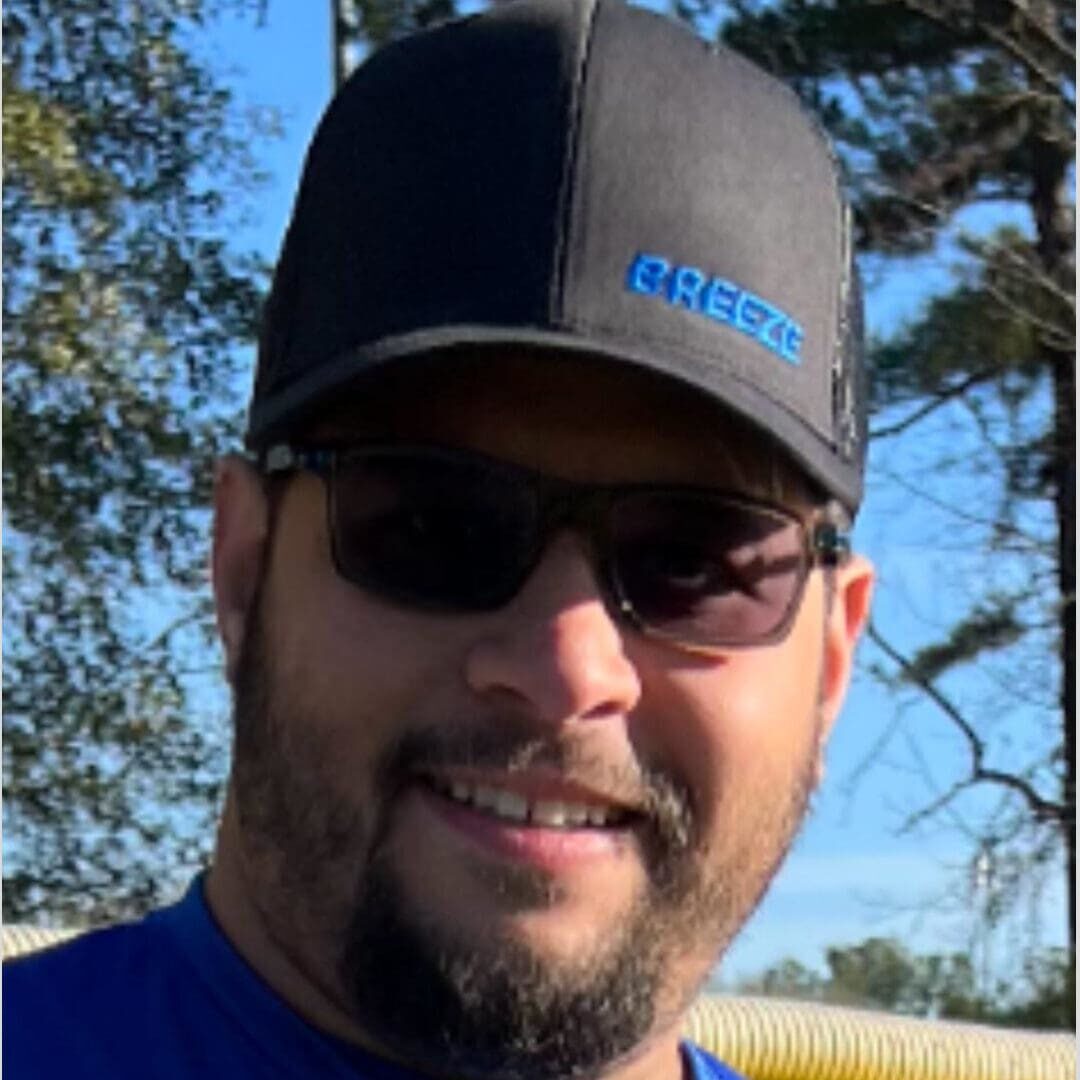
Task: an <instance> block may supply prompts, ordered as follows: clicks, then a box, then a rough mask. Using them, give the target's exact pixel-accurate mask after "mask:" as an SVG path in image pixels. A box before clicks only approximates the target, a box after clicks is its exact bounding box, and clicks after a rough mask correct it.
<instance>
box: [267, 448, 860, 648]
mask: <svg viewBox="0 0 1080 1080" xmlns="http://www.w3.org/2000/svg"><path fill="white" fill-rule="evenodd" d="M262 467H263V470H264V471H265V472H266V473H267V474H276V473H283V472H288V471H292V470H296V469H305V470H308V471H311V472H313V473H316V474H318V475H319V476H321V477H322V478H323V479H324V481H325V482H326V485H327V490H328V499H327V506H328V518H329V527H330V528H329V531H330V537H331V547H332V556H333V561H334V565H335V567H336V569H337V572H338V573H339V574H340V575H341V576H342V577H343V578H344V579H345V580H346V581H349V582H351V583H353V584H355V585H357V586H360V587H361V588H363V589H365V590H368V591H370V592H371V593H372V594H374V595H376V596H378V597H380V598H382V599H385V600H388V601H391V602H393V603H396V604H399V605H402V606H405V607H409V608H414V609H419V610H425V611H433V612H445V613H468V612H474V613H475V612H486V611H494V610H496V609H498V608H500V607H502V606H503V605H505V604H506V603H508V602H509V601H510V600H511V599H512V598H513V597H514V596H515V595H516V594H517V593H518V592H519V590H520V589H521V588H522V586H523V585H524V584H525V582H526V580H527V579H528V577H529V575H530V574H531V573H532V571H533V570H534V569H535V567H536V565H537V563H538V562H539V561H540V558H541V556H542V555H543V553H544V550H545V549H546V547H547V545H548V544H549V542H550V540H551V538H552V537H553V535H554V534H555V533H556V532H558V531H559V530H562V529H572V530H574V531H575V532H576V533H578V534H579V535H580V536H582V537H583V538H584V539H585V540H586V542H587V544H588V549H589V551H590V553H591V556H592V560H593V564H594V566H595V568H596V571H597V575H598V580H599V582H600V586H601V589H602V591H603V593H604V598H605V602H606V604H607V607H608V609H609V611H610V612H611V613H612V615H613V617H615V618H616V619H617V620H619V622H620V623H622V624H625V625H629V626H632V627H634V628H636V629H637V630H638V631H640V632H642V633H644V634H647V635H649V636H652V637H656V638H661V639H663V640H665V641H667V642H669V643H671V644H673V645H675V646H678V647H681V648H684V649H686V650H688V651H691V652H698V653H706V654H708V653H711V652H712V651H714V650H725V649H731V648H741V647H746V646H755V645H766V644H771V643H774V642H777V641H780V640H781V639H782V638H783V637H784V636H785V635H786V634H787V632H788V630H789V629H790V627H791V623H792V621H793V620H794V618H795V614H796V612H797V611H798V608H799V603H800V600H801V598H802V594H803V589H804V587H805V585H806V580H807V578H808V577H809V574H810V571H811V569H812V568H813V567H814V566H816V565H825V566H835V565H837V564H838V563H839V562H841V561H842V560H843V559H844V558H845V557H846V556H847V554H848V552H849V551H850V546H849V541H848V538H847V536H846V535H843V534H842V533H840V532H839V531H838V529H837V528H836V526H835V525H832V524H829V523H827V522H817V523H815V524H813V525H812V526H808V525H807V524H806V523H805V522H804V521H803V520H802V519H801V518H799V517H798V516H797V515H795V514H793V513H791V512H790V511H788V510H786V509H783V508H782V507H779V506H775V505H772V504H771V503H767V502H763V501H761V500H758V499H755V498H748V497H745V496H743V495H736V494H726V493H722V492H717V491H712V490H709V489H707V488H697V487H690V486H667V485H664V486H659V485H655V484H581V483H574V482H570V481H567V480H561V479H555V478H553V477H549V476H545V475H542V474H540V473H536V472H533V471H531V470H529V469H525V468H521V467H519V466H517V465H511V464H509V463H507V462H503V461H498V460H495V459H492V458H489V457H486V456H484V455H482V454H478V453H474V452H471V451H464V450H456V449H455V450H451V449H447V448H442V447H435V446H420V445H403V444H380V445H351V446H320V447H298V446H289V445H284V444H279V445H276V446H273V447H271V448H270V449H269V450H267V451H266V452H265V454H264V455H263V458H262Z"/></svg>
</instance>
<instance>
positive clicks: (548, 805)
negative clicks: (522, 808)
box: [529, 802, 566, 829]
mask: <svg viewBox="0 0 1080 1080" xmlns="http://www.w3.org/2000/svg"><path fill="white" fill-rule="evenodd" d="M529 817H530V819H531V820H532V821H534V822H536V824H537V825H552V826H554V827H555V828H556V829H558V828H561V827H562V826H563V825H565V824H566V806H565V805H564V804H563V803H560V802H538V803H535V804H534V805H533V808H532V813H531V814H530V815H529Z"/></svg>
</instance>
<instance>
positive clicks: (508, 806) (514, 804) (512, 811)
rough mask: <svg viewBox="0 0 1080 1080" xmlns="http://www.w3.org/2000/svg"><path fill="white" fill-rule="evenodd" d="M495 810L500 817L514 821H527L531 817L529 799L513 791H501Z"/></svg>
mask: <svg viewBox="0 0 1080 1080" xmlns="http://www.w3.org/2000/svg"><path fill="white" fill-rule="evenodd" d="M495 812H496V813H497V814H498V815H499V817H505V818H510V819H511V820H513V821H527V820H528V818H529V800H528V799H525V798H522V796H520V795H515V794H514V793H513V792H512V791H500V792H499V796H498V801H497V802H496V803H495Z"/></svg>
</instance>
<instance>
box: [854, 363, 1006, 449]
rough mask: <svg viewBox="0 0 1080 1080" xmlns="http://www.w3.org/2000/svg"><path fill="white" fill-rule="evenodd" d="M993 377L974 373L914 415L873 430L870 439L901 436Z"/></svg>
mask: <svg viewBox="0 0 1080 1080" xmlns="http://www.w3.org/2000/svg"><path fill="white" fill-rule="evenodd" d="M993 376H994V372H992V371H976V372H974V373H973V374H971V375H969V376H968V377H967V378H966V379H962V380H961V381H960V382H958V383H957V384H956V385H955V386H950V387H949V389H947V390H942V391H940V392H939V393H938V394H937V395H936V396H935V397H934V398H932V399H931V400H930V401H928V402H926V403H925V404H924V405H920V406H919V408H917V409H916V410H915V411H914V412H913V413H911V414H910V415H908V416H905V417H904V419H903V420H898V421H896V423H894V424H887V425H886V426H885V427H880V428H873V429H871V431H870V438H871V439H887V438H889V437H891V436H893V435H899V434H901V432H904V431H907V429H908V428H909V427H912V426H913V425H914V424H917V423H918V422H919V421H920V420H923V419H925V418H926V417H927V416H929V415H930V414H931V413H933V412H935V411H936V410H938V409H940V408H941V406H942V405H946V404H948V403H949V402H950V401H953V400H954V399H955V398H958V397H961V396H962V395H964V394H966V393H967V392H968V391H969V390H970V389H971V388H972V387H973V386H978V385H979V383H982V382H987V381H989V380H990V379H991V378H993Z"/></svg>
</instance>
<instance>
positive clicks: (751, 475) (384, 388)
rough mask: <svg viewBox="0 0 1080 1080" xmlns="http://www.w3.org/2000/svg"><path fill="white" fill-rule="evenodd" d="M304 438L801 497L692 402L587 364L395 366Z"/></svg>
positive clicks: (352, 393) (340, 402) (759, 436)
mask: <svg viewBox="0 0 1080 1080" xmlns="http://www.w3.org/2000/svg"><path fill="white" fill-rule="evenodd" d="M308 430H309V431H310V433H311V434H312V435H313V436H314V437H317V438H320V439H334V440H337V439H344V440H349V439H404V440H425V441H434V442H442V443H448V444H452V445H471V446H474V447H475V448H477V449H483V450H486V451H488V452H490V453H496V454H499V455H501V456H505V457H507V458H509V459H511V460H515V459H516V460H519V461H521V463H523V464H528V465H531V466H533V467H537V468H541V469H546V470H547V471H550V472H553V473H557V474H564V475H566V474H569V477H570V478H573V477H574V474H575V473H576V472H578V471H579V470H580V472H581V474H582V475H581V477H580V478H582V479H598V478H600V477H599V476H598V475H597V474H598V472H603V473H604V474H606V475H605V476H604V477H603V478H604V479H610V480H615V481H635V480H658V479H665V478H666V479H670V480H673V481H676V480H677V481H680V482H696V483H709V484H715V485H716V486H729V487H730V486H736V487H740V488H742V487H747V488H751V489H753V490H757V491H762V489H763V488H769V489H773V488H778V487H779V488H781V489H783V490H775V491H771V493H772V494H775V495H777V496H780V495H782V494H784V493H785V492H786V491H789V490H790V488H791V487H792V486H795V487H799V486H801V485H798V484H797V483H796V484H794V485H793V484H792V482H791V480H792V478H791V477H789V478H788V480H787V482H786V483H781V484H779V485H778V484H777V482H776V478H775V474H776V472H777V470H778V462H779V461H780V459H781V458H782V457H783V455H782V454H781V452H780V451H779V450H778V449H777V448H776V447H775V446H774V445H773V444H772V443H771V441H770V440H769V438H768V437H767V436H766V435H765V434H763V433H760V432H758V431H756V430H755V429H754V428H753V427H752V426H751V425H750V424H748V423H747V422H746V421H744V420H742V419H741V418H739V417H737V416H736V415H735V414H733V413H732V412H731V411H730V410H728V409H726V408H724V407H723V406H721V405H719V404H718V403H716V402H714V401H712V400H710V399H709V398H708V397H706V396H705V395H704V394H703V393H701V392H700V391H698V390H695V389H693V388H691V387H689V386H686V385H683V384H681V383H679V382H677V381H676V380H674V379H671V378H666V377H664V376H661V375H657V374H655V373H653V372H650V371H646V370H644V369H641V368H637V367H634V366H633V365H631V364H627V363H625V362H622V361H616V360H611V359H607V358H603V357H595V356H592V355H589V354H574V353H560V352H556V351H547V350H528V349H516V350H513V351H505V350H498V349H486V350H454V351H452V352H446V353H443V354H437V355H433V356H426V357H420V358H416V359H411V360H407V361H399V362H397V363H395V364H394V365H393V367H392V368H389V369H387V370H386V371H384V372H383V373H381V374H380V375H376V376H373V377H369V378H367V379H365V380H364V381H363V382H361V383H358V384H357V385H355V386H354V387H353V388H351V389H350V390H349V391H348V392H346V393H345V394H343V395H339V396H338V398H337V400H336V401H335V402H334V403H333V404H332V405H330V406H329V407H327V408H326V409H324V410H323V411H322V413H321V414H320V415H319V416H318V417H317V418H314V422H313V424H312V425H311V426H310V427H309V429H308ZM782 471H784V472H787V473H792V474H794V473H795V470H794V467H793V466H788V465H787V464H786V463H785V464H784V465H783V467H782Z"/></svg>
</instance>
